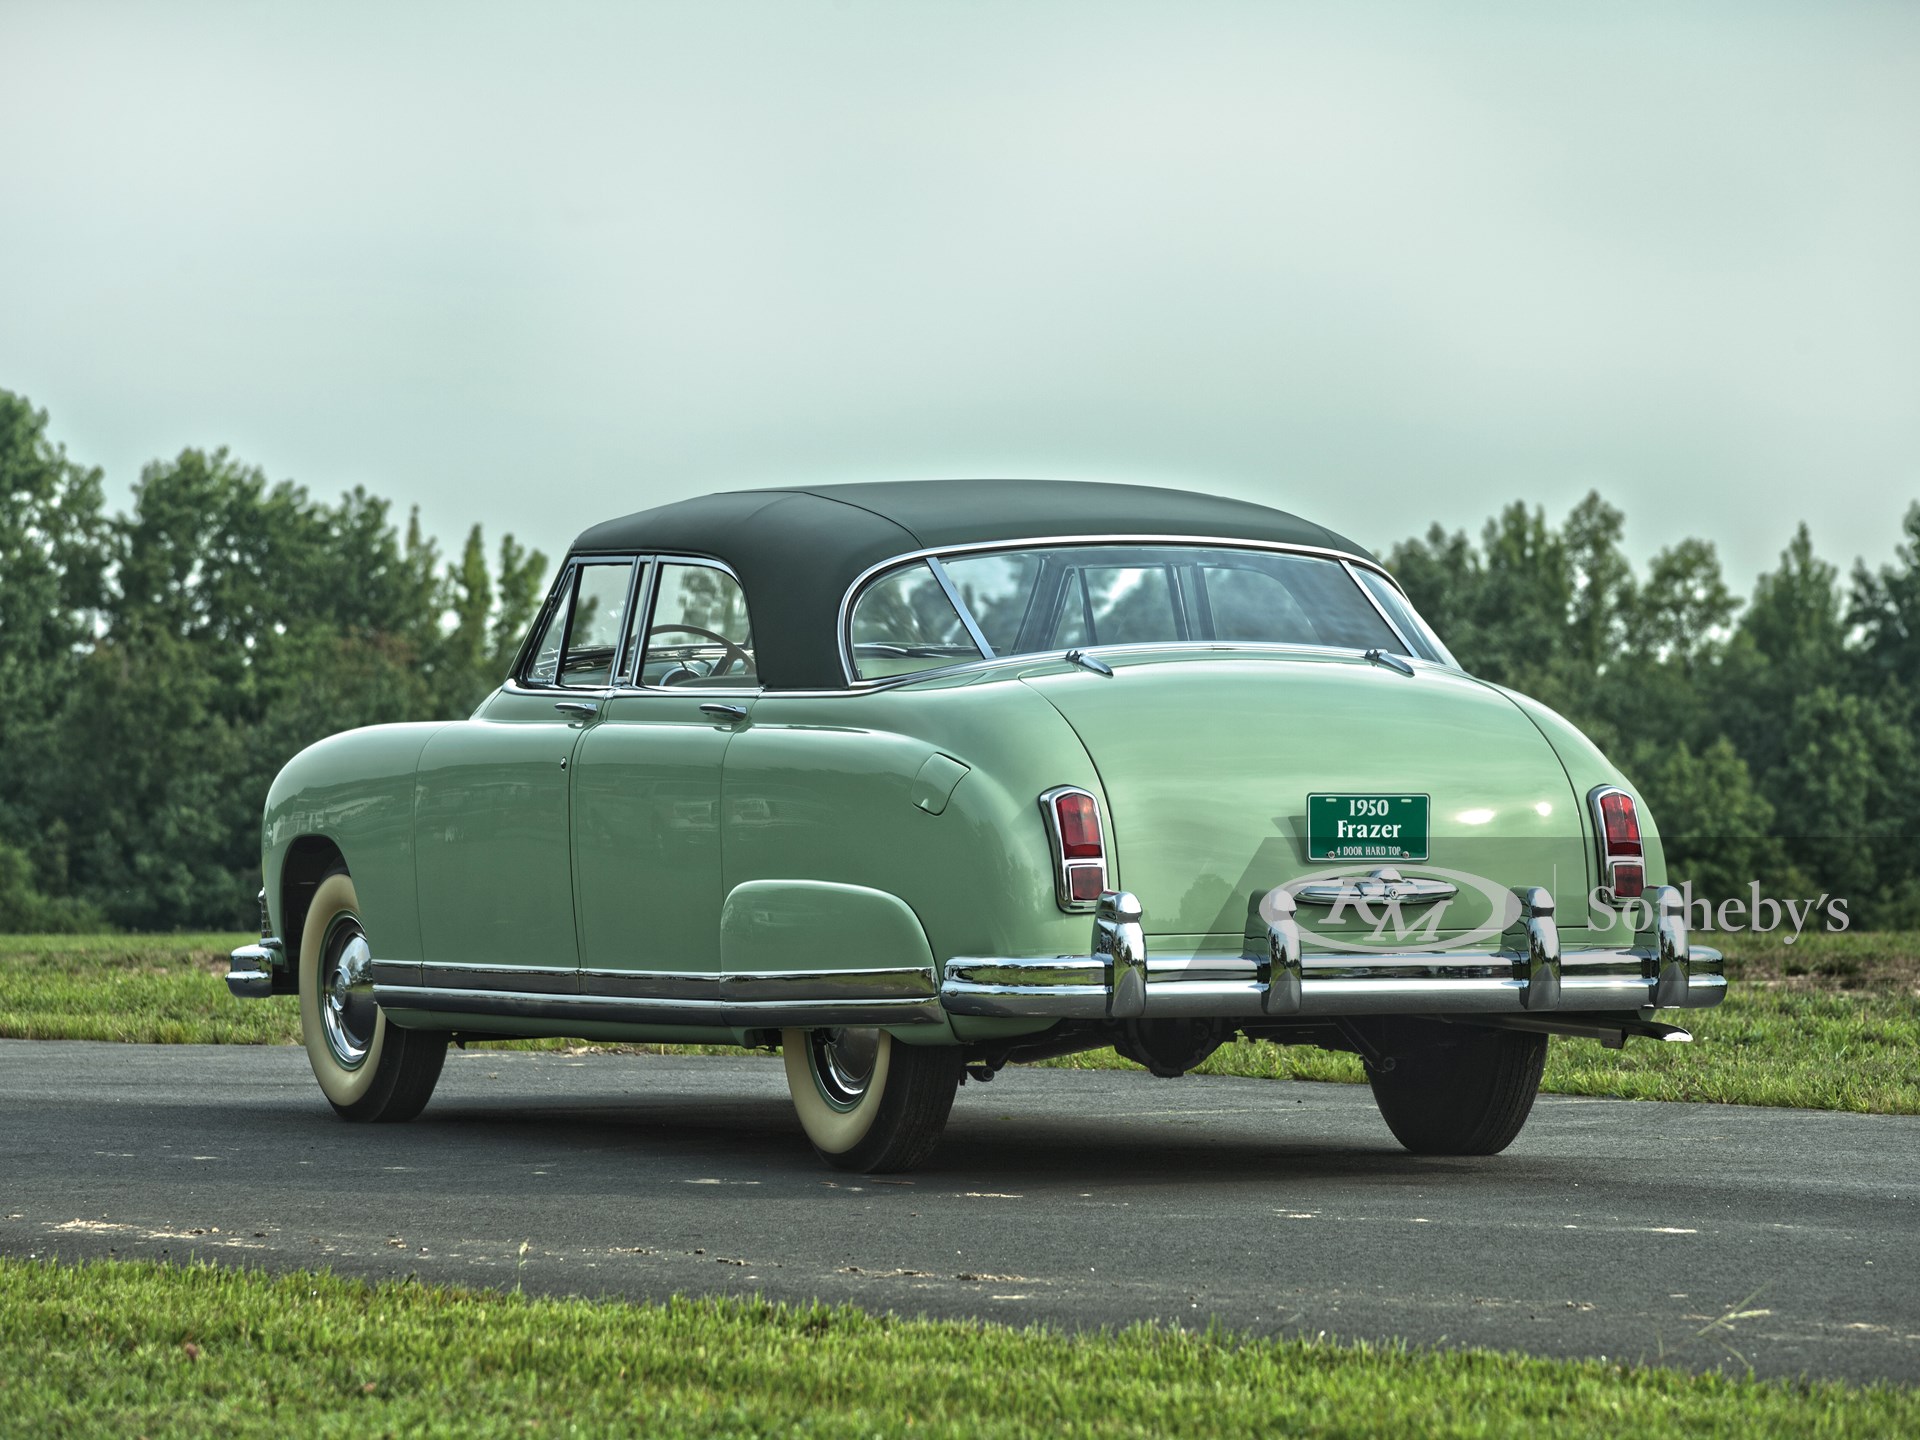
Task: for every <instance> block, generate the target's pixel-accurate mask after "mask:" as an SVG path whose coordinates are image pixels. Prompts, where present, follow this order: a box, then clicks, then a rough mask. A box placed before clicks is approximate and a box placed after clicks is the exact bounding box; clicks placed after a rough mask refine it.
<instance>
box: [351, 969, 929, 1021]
mask: <svg viewBox="0 0 1920 1440" xmlns="http://www.w3.org/2000/svg"><path fill="white" fill-rule="evenodd" d="M411 968H412V969H413V970H414V972H415V974H416V975H417V974H418V973H419V969H420V967H418V966H414V967H411ZM479 968H480V967H474V966H468V967H464V970H465V972H466V973H465V974H462V973H460V969H459V968H457V967H452V966H438V965H428V966H427V967H426V971H427V973H426V975H425V976H424V977H423V978H425V979H426V981H427V982H428V983H426V984H422V983H420V981H419V980H418V979H415V978H414V977H413V976H411V975H409V976H406V977H405V979H404V983H402V975H401V972H400V967H398V966H391V965H384V964H379V963H378V962H376V973H375V977H374V986H373V998H374V1000H375V1001H376V1002H377V1003H378V1004H379V1005H380V1007H381V1008H382V1009H384V1010H406V1011H415V1012H424V1013H428V1014H436V1015H493V1016H507V1017H511V1018H514V1019H521V1020H549V1021H559V1022H562V1023H576V1022H590V1023H596V1024H606V1025H697V1026H722V1027H735V1028H740V1029H753V1028H759V1027H769V1026H775V1027H785V1026H796V1025H797V1026H805V1027H812V1026H830V1025H888V1026H893V1025H937V1024H941V1023H943V1022H944V1021H945V1019H946V1014H945V1012H944V1011H942V1010H941V1008H940V999H939V995H938V993H937V991H936V988H935V984H934V976H933V971H932V970H930V969H928V968H926V967H913V966H905V967H899V968H892V969H860V970H839V971H822V972H818V973H788V972H778V973H770V972H752V973H742V974H738V975H725V976H721V975H694V974H686V973H666V972H658V971H654V972H649V971H624V972H623V971H607V970H587V971H574V970H568V971H550V972H546V975H545V976H543V977H541V978H538V979H536V978H534V977H532V976H527V977H524V978H521V977H515V978H517V979H518V983H517V984H515V983H511V982H510V981H509V979H508V977H506V976H500V977H498V978H497V979H496V978H495V977H492V976H488V977H485V978H484V979H483V978H482V977H480V976H479V975H478V974H476V973H475V972H477V971H478V970H479ZM496 968H497V969H499V970H502V971H505V970H511V969H515V968H517V967H510V966H500V967H496ZM561 976H564V977H565V979H566V980H567V981H570V982H574V983H575V984H578V983H585V984H587V985H591V986H593V987H594V988H593V989H592V990H591V991H588V992H586V993H582V992H581V991H579V990H578V989H568V990H561V989H559V988H558V987H557V985H555V984H554V983H553V982H554V981H555V980H557V979H558V978H559V977H561ZM488 981H493V983H494V986H495V987H496V988H488V985H487V982H488ZM435 982H438V983H435ZM448 982H452V983H448ZM502 982H507V983H502ZM536 986H537V987H538V988H536Z"/></svg>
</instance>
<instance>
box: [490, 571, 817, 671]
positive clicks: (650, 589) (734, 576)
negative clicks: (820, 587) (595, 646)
mask: <svg viewBox="0 0 1920 1440" xmlns="http://www.w3.org/2000/svg"><path fill="white" fill-rule="evenodd" d="M622 560H632V561H633V562H634V563H635V564H637V565H644V566H646V567H647V570H646V595H645V597H644V600H643V603H644V604H645V606H646V607H647V608H646V610H645V611H644V612H643V613H644V614H645V615H646V616H647V618H648V619H651V618H652V614H653V603H654V601H655V599H656V598H657V596H658V594H659V590H660V567H661V566H663V565H704V566H706V567H707V568H708V569H710V570H718V571H720V572H721V573H722V574H724V575H726V576H727V577H728V578H730V579H731V580H732V581H733V583H734V584H736V585H738V586H739V587H740V593H741V594H742V595H745V594H746V593H747V586H746V582H745V581H743V580H742V579H741V578H740V573H739V571H737V570H735V569H734V568H733V567H732V566H731V565H729V564H727V562H726V561H724V560H716V559H714V558H713V557H712V556H710V555H681V554H662V553H657V552H654V551H645V552H642V553H640V554H636V555H624V556H623V555H616V554H612V553H608V554H599V553H595V554H592V555H576V556H572V557H570V558H569V559H568V561H567V564H566V566H565V567H564V569H563V573H570V572H571V571H572V569H573V567H574V566H576V565H578V564H581V563H586V564H595V565H606V564H617V563H619V562H620V561H622ZM562 588H564V587H562ZM633 588H634V587H632V586H629V587H628V590H629V594H628V597H627V602H628V609H627V610H626V612H625V613H624V615H623V617H622V619H623V624H624V627H625V628H623V630H622V632H621V640H620V644H621V648H622V650H623V651H624V650H625V648H626V643H627V639H626V634H627V630H628V629H631V627H632V623H633V608H632V607H633V603H634V599H635V597H634V596H633V594H632V593H631V592H632V590H633ZM553 598H554V597H553V596H552V595H549V596H548V598H547V605H551V604H552V603H553ZM546 609H547V607H546V606H542V607H541V614H540V617H539V618H538V619H536V620H535V622H534V626H533V628H532V629H531V630H529V631H528V632H527V634H528V641H529V642H530V641H531V640H532V637H533V635H534V634H535V633H537V632H538V630H539V625H540V619H544V618H545V615H546ZM747 619H748V622H749V624H751V622H752V619H753V606H752V602H751V600H749V602H748V606H747ZM635 639H636V640H637V646H636V648H635V651H634V653H633V654H632V655H624V654H623V657H622V662H623V663H622V664H621V665H620V666H618V667H617V671H616V674H615V678H614V683H612V684H611V685H608V686H606V687H605V688H604V689H601V690H598V691H592V692H589V691H586V690H582V691H581V692H580V693H582V694H588V693H592V694H597V695H599V696H600V697H601V698H603V699H607V700H618V699H620V698H622V697H623V696H630V695H677V696H681V697H685V696H690V695H693V694H695V693H698V694H700V695H702V696H708V695H714V696H720V697H723V698H724V697H733V698H738V697H741V696H747V697H752V696H757V695H760V694H761V693H763V692H764V691H765V689H766V687H765V686H764V685H710V686H709V685H702V686H700V687H698V690H697V692H696V691H694V690H688V689H684V688H682V687H680V686H677V685H642V684H640V683H639V682H638V681H637V680H636V679H635V678H634V677H635V675H636V673H637V672H638V669H639V665H640V659H641V656H643V655H644V654H645V653H646V635H645V634H644V633H642V634H640V635H638V636H636V637H635ZM521 648H522V649H523V650H524V649H525V645H523V646H522V647H521ZM754 658H755V660H756V662H757V661H758V658H759V657H758V655H756V656H755V657H754ZM756 668H757V666H756ZM521 669H522V667H521V665H520V664H519V663H518V662H516V663H515V665H514V668H513V673H512V674H510V675H509V676H508V677H507V679H506V681H505V682H504V683H503V684H502V685H501V687H500V688H501V689H502V690H504V691H506V692H507V693H508V694H510V695H547V694H551V693H552V692H553V691H555V690H559V689H564V688H566V687H564V686H559V685H529V684H527V683H526V682H525V681H523V680H522V679H521ZM821 693H827V694H835V695H838V694H842V693H844V692H842V691H838V690H835V691H826V692H821Z"/></svg>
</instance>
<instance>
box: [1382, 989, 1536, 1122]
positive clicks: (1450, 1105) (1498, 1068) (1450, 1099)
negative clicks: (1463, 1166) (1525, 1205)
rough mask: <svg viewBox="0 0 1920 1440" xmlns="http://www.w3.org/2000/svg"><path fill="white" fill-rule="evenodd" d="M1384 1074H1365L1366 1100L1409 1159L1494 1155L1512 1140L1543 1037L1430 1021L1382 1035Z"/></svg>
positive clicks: (1525, 1108)
mask: <svg viewBox="0 0 1920 1440" xmlns="http://www.w3.org/2000/svg"><path fill="white" fill-rule="evenodd" d="M1386 1049H1387V1051H1388V1053H1389V1054H1391V1055H1392V1056H1393V1057H1394V1065H1393V1068H1392V1069H1391V1070H1387V1071H1384V1072H1383V1071H1379V1070H1374V1069H1369V1070H1368V1071H1367V1083H1368V1084H1369V1085H1371V1086H1372V1087H1373V1099H1374V1103H1375V1104H1377V1105H1378V1106H1379V1107H1380V1115H1381V1118H1382V1119H1384V1120H1385V1121H1386V1122H1387V1128H1388V1129H1389V1130H1391V1131H1393V1134H1394V1138H1395V1139H1397V1140H1398V1141H1399V1142H1400V1143H1401V1144H1402V1145H1404V1146H1406V1147H1407V1149H1409V1150H1411V1151H1413V1152H1414V1154H1416V1155H1497V1154H1499V1153H1500V1151H1502V1150H1504V1149H1506V1148H1507V1146H1509V1145H1511V1144H1512V1143H1513V1139H1514V1137H1515V1136H1516V1135H1518V1134H1519V1133H1520V1128H1521V1126H1523V1125H1525V1124H1526V1123H1527V1115H1528V1114H1529V1113H1530V1112H1531V1111H1532V1109H1533V1097H1534V1096H1535V1095H1536V1094H1538V1093H1539V1090H1540V1072H1541V1071H1542V1069H1544V1068H1545V1066H1546V1063H1547V1037H1546V1036H1545V1035H1537V1034H1532V1033H1530V1032H1527V1031H1521V1030H1487V1029H1479V1028H1476V1027H1474V1026H1471V1025H1448V1024H1443V1023H1441V1022H1438V1021H1421V1020H1403V1021H1398V1022H1395V1023H1394V1024H1393V1025H1392V1026H1391V1027H1390V1029H1389V1031H1388V1036H1387V1045H1386Z"/></svg>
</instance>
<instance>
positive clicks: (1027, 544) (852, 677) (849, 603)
mask: <svg viewBox="0 0 1920 1440" xmlns="http://www.w3.org/2000/svg"><path fill="white" fill-rule="evenodd" d="M1090 545H1190V546H1200V545H1207V546H1216V547H1218V548H1220V549H1223V550H1257V551H1262V552H1265V553H1267V554H1277V555H1312V556H1316V557H1318V558H1321V559H1326V560H1333V561H1336V562H1338V563H1339V564H1340V565H1341V566H1342V567H1349V566H1358V567H1360V568H1362V569H1366V570H1371V571H1373V572H1374V573H1375V574H1377V575H1379V576H1381V577H1382V578H1383V579H1385V580H1386V582H1387V583H1388V584H1389V585H1391V586H1393V588H1394V589H1395V590H1399V591H1400V594H1401V596H1402V597H1403V598H1404V597H1405V596H1406V593H1407V592H1406V591H1405V590H1404V589H1402V588H1401V586H1400V583H1399V582H1398V581H1397V580H1395V579H1394V578H1393V574H1392V572H1391V571H1389V570H1388V569H1387V567H1386V566H1384V565H1382V564H1380V563H1379V562H1378V561H1376V560H1368V559H1365V558H1363V557H1361V556H1358V555H1355V554H1353V553H1352V552H1351V551H1347V550H1336V549H1334V548H1333V547H1332V546H1330V545H1307V544H1303V543H1292V542H1283V541H1278V540H1241V539H1232V538H1229V537H1226V536H1220V535H1164V534H1161V535H1151V534H1113V535H1032V536H1023V537H1021V538H1019V539H1017V540H976V541H969V542H967V543H965V544H961V545H936V546H930V547H927V548H925V549H920V550H909V551H903V552H902V553H900V554H898V555H894V556H892V557H890V558H888V559H886V560H882V561H879V562H878V563H877V564H873V565H869V566H868V567H867V568H866V569H864V570H862V571H861V572H860V573H859V574H858V575H856V576H854V578H853V582H852V583H851V584H849V585H848V586H847V588H846V592H845V593H844V594H842V595H841V597H840V613H839V616H838V618H837V620H836V622H835V623H836V625H837V626H838V630H839V646H840V673H841V675H842V677H844V678H845V680H846V682H847V689H848V690H853V691H864V690H872V689H876V688H879V687H883V686H891V685H897V684H899V683H900V682H901V681H902V680H923V679H926V678H927V677H928V676H932V675H942V674H948V673H951V672H953V671H955V670H960V669H964V668H965V666H966V665H979V664H982V663H990V662H991V661H993V660H1011V659H1031V658H1038V657H1040V656H1044V655H1048V654H1051V653H1052V652H1051V651H1045V650H1042V651H1036V652H1035V653H1034V655H1033V656H1011V655H993V656H990V657H989V659H988V661H985V662H983V661H980V660H970V661H967V662H965V665H949V666H943V667H941V668H940V669H938V670H915V671H913V672H912V673H911V674H909V675H906V676H897V675H890V676H885V677H878V678H876V679H873V680H861V679H859V678H857V674H858V672H857V670H856V667H855V666H854V663H853V630H852V621H853V605H854V601H855V600H856V599H857V598H858V597H859V594H860V591H861V590H862V589H864V588H865V587H866V585H867V584H868V582H870V581H872V580H874V579H875V578H877V577H878V576H879V575H881V574H882V573H883V572H885V571H888V570H891V569H894V568H895V567H898V566H904V565H909V564H912V563H913V562H914V561H915V560H930V561H937V560H938V559H939V558H940V557H941V556H945V555H972V554H978V553H980V552H982V551H989V550H1040V549H1049V548H1060V547H1063V546H1090ZM944 568H945V567H944V566H940V567H938V568H936V570H935V574H936V575H939V574H940V571H941V570H944ZM1347 578H1348V580H1349V581H1351V582H1352V584H1353V585H1354V587H1355V588H1356V589H1358V590H1359V591H1360V593H1361V594H1362V595H1366V597H1367V603H1368V604H1369V605H1371V606H1372V607H1373V608H1374V609H1375V610H1376V611H1378V610H1380V608H1381V607H1380V602H1379V601H1377V600H1375V599H1374V598H1373V596H1371V595H1369V594H1367V587H1366V586H1365V585H1362V584H1361V583H1360V581H1359V578H1358V577H1357V576H1354V575H1352V574H1349V575H1348V576H1347ZM941 579H942V583H943V584H944V583H946V582H945V577H944V576H941ZM948 598H949V599H952V600H953V601H954V603H955V606H956V608H958V609H959V611H960V617H961V619H962V621H963V622H964V623H965V624H966V625H967V628H968V631H969V633H971V632H973V631H975V630H976V629H977V628H978V627H977V625H976V623H975V621H974V619H973V617H972V615H971V613H970V612H969V611H968V609H967V607H966V606H965V605H964V604H962V603H960V600H959V597H958V596H957V595H955V594H954V593H953V592H952V591H951V590H950V591H949V592H948ZM1407 605H1408V607H1409V608H1412V605H1413V602H1412V601H1411V600H1408V601H1407ZM1387 628H1388V629H1389V630H1390V631H1392V633H1394V634H1395V635H1399V634H1400V629H1399V627H1398V626H1397V625H1395V624H1393V622H1392V621H1391V620H1388V621H1387ZM1404 638H1405V637H1402V640H1403V642H1404ZM1162 643H1163V644H1190V645H1196V646H1200V647H1202V648H1209V649H1211V648H1214V647H1216V646H1218V645H1220V644H1234V643H1242V644H1243V643H1247V642H1232V641H1227V642H1222V641H1211V640H1207V641H1168V642H1162ZM1277 646H1287V648H1296V647H1294V646H1288V645H1287V642H1283V641H1275V642H1272V645H1267V646H1263V648H1274V647H1277ZM1082 648H1086V649H1097V650H1103V651H1104V650H1122V649H1125V648H1128V647H1125V646H1119V645H1113V646H1108V645H1098V646H1086V647H1082ZM1155 648H1159V647H1158V646H1156V647H1155ZM1297 648H1305V649H1313V650H1328V651H1333V652H1335V653H1338V654H1348V653H1351V654H1356V655H1357V654H1359V653H1361V652H1360V651H1358V650H1353V649H1351V647H1348V646H1340V645H1302V646H1298V647H1297ZM1413 658H1414V659H1416V660H1419V659H1420V658H1421V657H1420V656H1418V655H1414V656H1413ZM1425 663H1427V664H1432V665H1439V666H1440V667H1441V668H1442V669H1453V668H1454V667H1452V666H1448V665H1444V664H1442V662H1440V661H1437V660H1434V661H1427V662H1425ZM1463 673H1464V672H1463Z"/></svg>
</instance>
